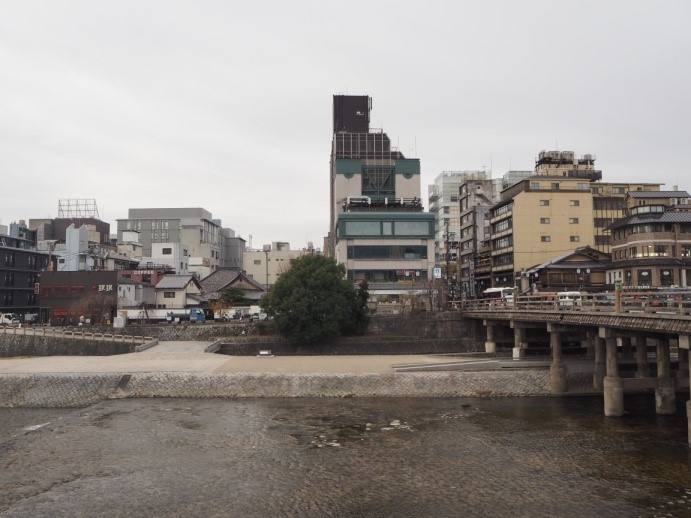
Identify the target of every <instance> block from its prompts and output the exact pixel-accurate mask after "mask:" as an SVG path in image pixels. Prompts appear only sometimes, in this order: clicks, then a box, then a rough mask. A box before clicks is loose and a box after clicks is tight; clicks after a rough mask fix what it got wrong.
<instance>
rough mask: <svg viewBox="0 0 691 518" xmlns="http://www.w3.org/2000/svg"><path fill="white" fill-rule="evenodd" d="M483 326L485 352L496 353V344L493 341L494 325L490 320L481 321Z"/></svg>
mask: <svg viewBox="0 0 691 518" xmlns="http://www.w3.org/2000/svg"><path fill="white" fill-rule="evenodd" d="M483 324H485V327H486V328H487V340H486V341H485V352H486V353H492V354H494V353H496V352H497V342H495V341H494V323H493V322H492V321H491V320H483Z"/></svg>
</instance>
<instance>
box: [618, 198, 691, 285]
mask: <svg viewBox="0 0 691 518" xmlns="http://www.w3.org/2000/svg"><path fill="white" fill-rule="evenodd" d="M626 204H627V212H628V216H627V217H625V218H623V219H620V220H618V221H616V222H615V223H613V224H612V225H611V226H610V227H609V228H610V231H611V235H612V264H611V266H610V267H609V268H608V270H607V277H608V282H610V283H613V282H614V281H615V280H616V279H621V280H622V284H623V286H624V287H629V288H669V287H674V286H681V287H687V286H689V282H691V195H689V193H688V192H686V191H657V192H655V191H635V192H630V193H629V194H628V195H627V198H626Z"/></svg>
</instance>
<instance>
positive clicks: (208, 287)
mask: <svg viewBox="0 0 691 518" xmlns="http://www.w3.org/2000/svg"><path fill="white" fill-rule="evenodd" d="M237 280H241V281H242V282H243V283H247V284H251V285H252V286H254V288H249V290H252V289H254V290H259V291H262V292H263V291H266V289H265V288H264V286H263V285H262V284H260V283H258V282H257V281H255V280H254V279H253V278H252V277H250V276H249V275H247V274H246V273H245V272H244V271H242V270H240V269H239V268H218V269H217V270H216V271H214V272H213V273H211V274H209V275H208V276H206V277H204V278H203V279H202V280H201V281H200V283H199V284H200V285H201V288H202V293H204V294H205V295H206V296H207V297H208V298H209V299H214V298H218V297H219V293H220V292H221V291H223V290H224V289H226V288H227V287H228V286H230V285H231V284H233V283H234V282H235V281H237ZM242 289H243V290H245V291H247V290H248V288H244V287H243V288H242Z"/></svg>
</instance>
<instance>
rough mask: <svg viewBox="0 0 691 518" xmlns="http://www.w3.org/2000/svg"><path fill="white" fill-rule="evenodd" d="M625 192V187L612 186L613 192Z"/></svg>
mask: <svg viewBox="0 0 691 518" xmlns="http://www.w3.org/2000/svg"><path fill="white" fill-rule="evenodd" d="M625 192H626V190H625V189H624V187H612V194H624V193H625Z"/></svg>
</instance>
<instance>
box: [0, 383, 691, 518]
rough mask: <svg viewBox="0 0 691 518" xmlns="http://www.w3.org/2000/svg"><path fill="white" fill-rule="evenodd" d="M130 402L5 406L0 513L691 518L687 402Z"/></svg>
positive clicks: (0, 426)
mask: <svg viewBox="0 0 691 518" xmlns="http://www.w3.org/2000/svg"><path fill="white" fill-rule="evenodd" d="M625 403H626V408H627V411H628V413H627V414H626V415H625V416H624V417H622V418H605V417H604V416H603V412H602V398H601V397H572V398H514V399H491V398H483V399H471V398H436V399H427V398H415V399H411V398H401V399H395V398H393V399H392V398H388V399H357V398H352V399H324V398H322V399H316V398H309V399H251V400H246V399H238V400H223V399H123V400H110V401H105V402H102V403H99V404H97V405H94V406H92V407H89V408H83V409H69V410H55V409H44V410H27V409H0V516H12V517H15V516H18V517H22V516H32V517H35V516H129V517H131V516H163V515H165V516H239V517H254V516H257V517H259V516H262V517H264V516H315V517H321V516H334V517H341V516H343V517H346V516H354V517H355V516H398V517H401V516H403V517H405V516H411V517H412V516H416V517H417V516H434V517H443V516H530V517H534V516H579V517H581V516H679V517H681V516H683V517H689V516H691V453H690V452H691V450H690V449H689V447H688V445H687V430H686V416H685V412H684V408H683V402H680V405H679V413H678V415H677V416H673V417H658V416H656V415H655V413H654V400H653V398H652V397H651V396H646V397H644V396H627V398H626V401H625Z"/></svg>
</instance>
